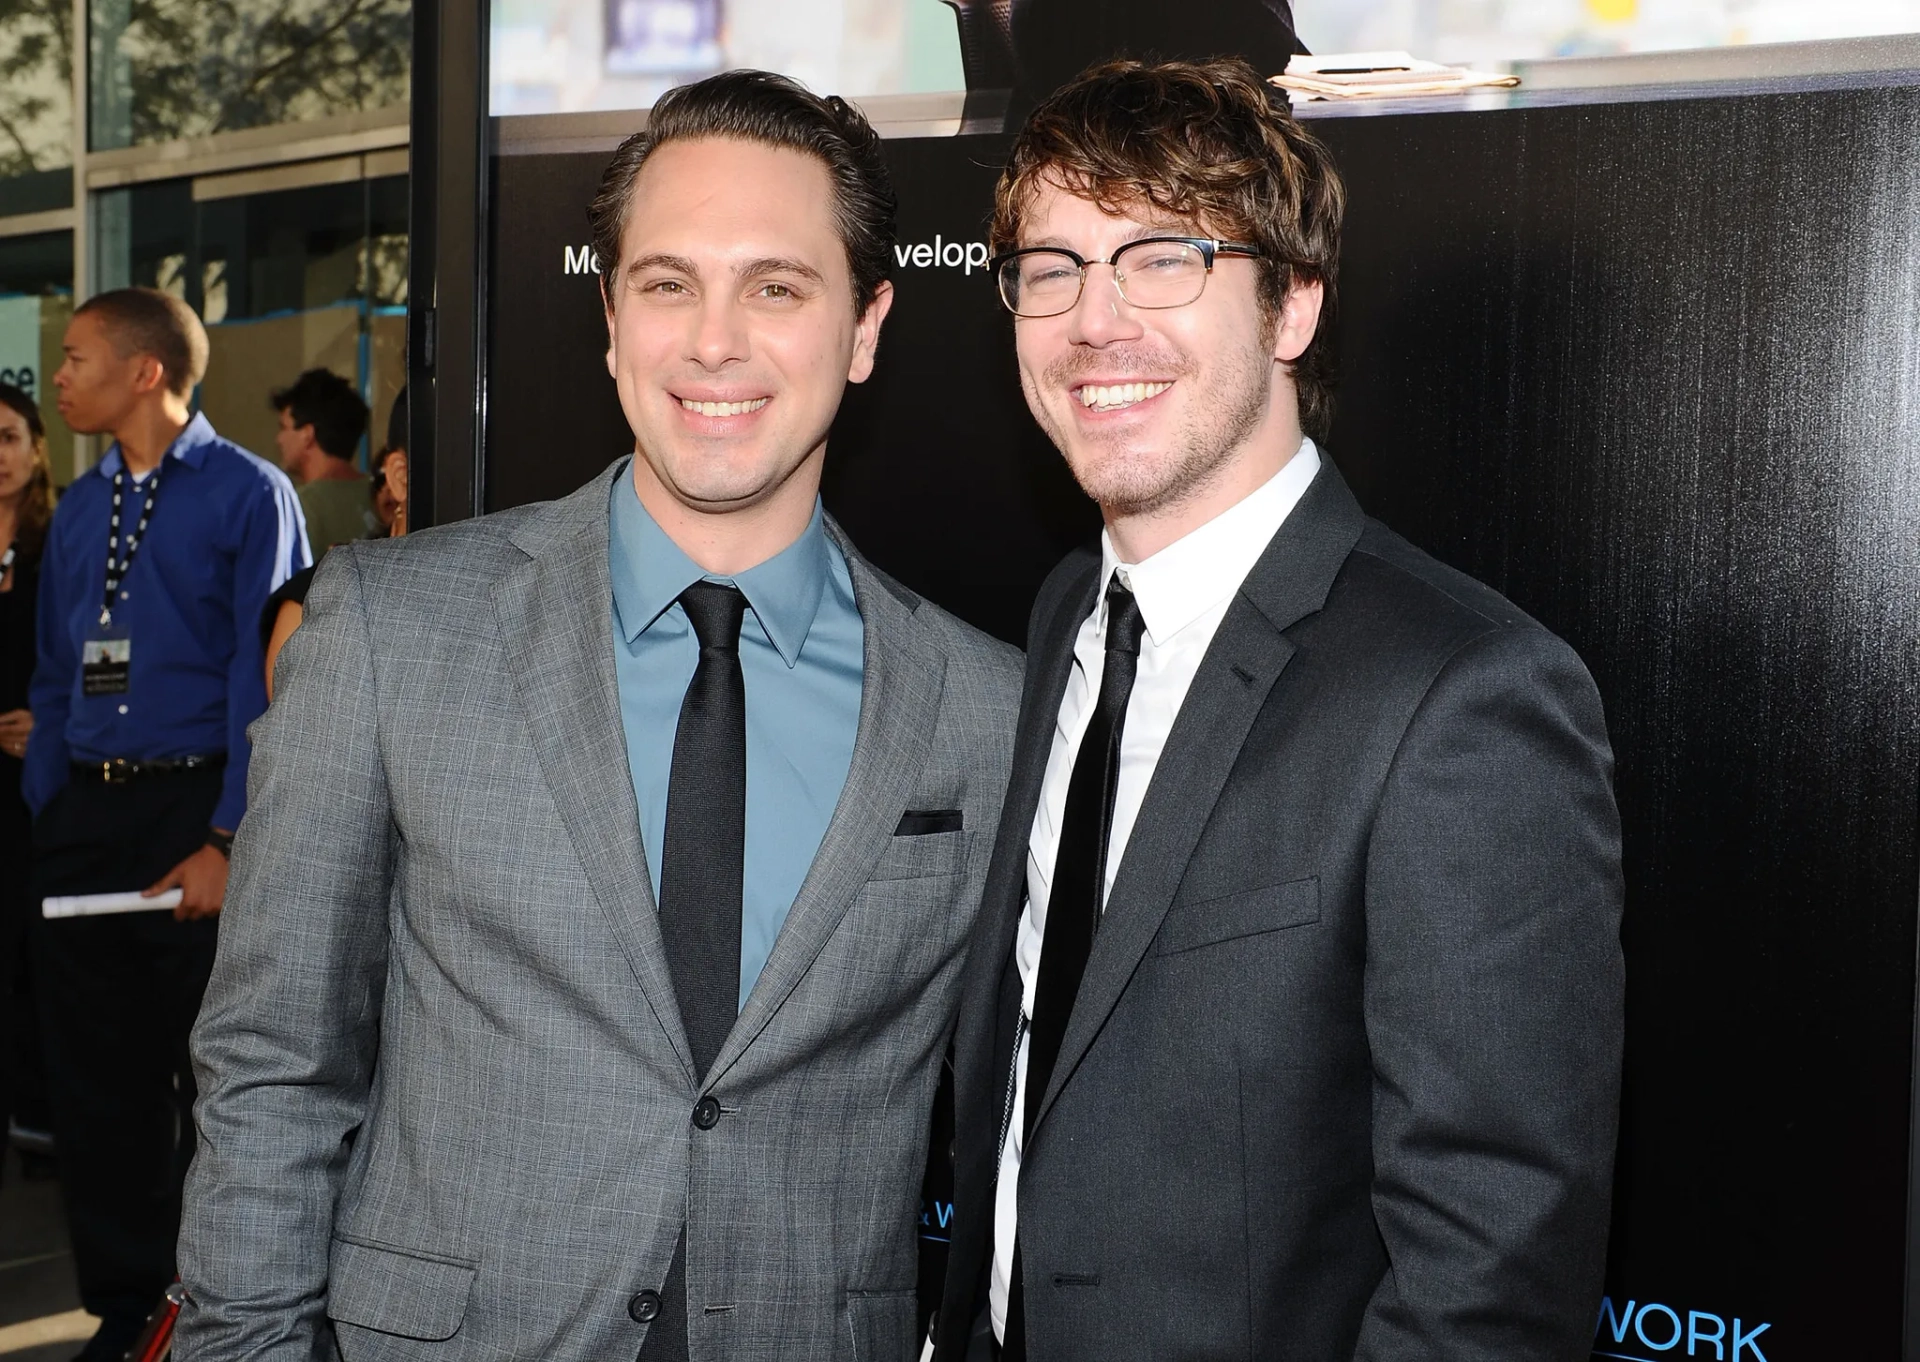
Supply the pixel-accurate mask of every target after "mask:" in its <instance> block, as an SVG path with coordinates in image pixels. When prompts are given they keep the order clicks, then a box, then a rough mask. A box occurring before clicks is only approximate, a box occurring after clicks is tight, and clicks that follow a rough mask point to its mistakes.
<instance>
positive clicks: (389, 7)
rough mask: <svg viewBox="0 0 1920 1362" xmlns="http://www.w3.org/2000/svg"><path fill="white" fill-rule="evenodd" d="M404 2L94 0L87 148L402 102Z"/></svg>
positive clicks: (408, 23)
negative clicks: (89, 134)
mask: <svg viewBox="0 0 1920 1362" xmlns="http://www.w3.org/2000/svg"><path fill="white" fill-rule="evenodd" d="M412 9H413V7H412V4H411V0H138V3H136V0H92V3H91V5H90V7H89V16H90V26H91V28H92V34H91V44H90V47H89V57H90V61H91V76H90V79H89V82H88V83H89V98H90V101H91V106H92V107H91V113H92V120H91V125H90V131H91V135H92V138H93V147H94V149H95V150H107V149H110V148H114V147H127V146H138V145H142V144H144V143H147V142H164V141H169V140H171V139H174V138H182V137H202V136H207V135H209V134H212V133H217V132H232V131H234V130H235V129H239V128H257V127H264V126H267V125H269V124H277V123H299V122H304V121H306V120H307V119H312V118H323V117H326V116H327V115H329V114H339V113H347V112H351V111H354V110H360V109H377V108H383V107H386V106H388V105H393V104H401V103H404V102H405V101H406V98H407V79H408V69H409V63H410V61H411V52H412V31H413V29H412V25H413V17H412Z"/></svg>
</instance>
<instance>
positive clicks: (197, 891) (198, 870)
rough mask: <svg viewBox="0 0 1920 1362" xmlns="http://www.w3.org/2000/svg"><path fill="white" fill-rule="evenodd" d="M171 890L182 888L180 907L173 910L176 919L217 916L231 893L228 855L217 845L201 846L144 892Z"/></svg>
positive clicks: (185, 920)
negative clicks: (229, 891)
mask: <svg viewBox="0 0 1920 1362" xmlns="http://www.w3.org/2000/svg"><path fill="white" fill-rule="evenodd" d="M169 889H178V890H179V891H180V906H179V907H178V908H175V909H174V910H173V916H174V920H175V921H177V922H191V921H192V920H193V919H195V918H197V917H212V916H214V915H215V914H216V913H218V912H219V911H220V901H221V900H222V899H224V898H225V897H226V896H227V858H226V857H225V856H222V855H221V854H220V853H219V852H218V851H217V850H215V849H214V848H213V847H201V848H200V849H199V850H198V851H196V852H194V853H193V855H191V856H189V857H187V859H186V860H184V861H182V862H180V864H179V865H176V866H175V867H174V868H173V869H171V870H169V871H168V872H167V873H166V874H165V875H162V876H161V877H160V878H159V879H158V880H155V881H154V882H153V883H152V884H150V885H148V886H147V887H146V888H145V889H143V890H141V891H140V893H141V896H142V897H143V898H152V897H153V896H154V895H155V894H163V893H165V892H166V891H167V890H169Z"/></svg>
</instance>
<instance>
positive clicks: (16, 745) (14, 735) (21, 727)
mask: <svg viewBox="0 0 1920 1362" xmlns="http://www.w3.org/2000/svg"><path fill="white" fill-rule="evenodd" d="M32 732H33V715H32V713H31V712H29V711H27V710H24V709H10V710H8V711H7V712H6V713H4V714H0V752H5V753H6V754H7V755H8V756H10V757H24V756H26V755H27V737H28V735H29V734H31V733H32Z"/></svg>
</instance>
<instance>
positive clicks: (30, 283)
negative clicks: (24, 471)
mask: <svg viewBox="0 0 1920 1362" xmlns="http://www.w3.org/2000/svg"><path fill="white" fill-rule="evenodd" d="M72 316H73V233H71V232H36V233H34V234H33V235H31V236H10V237H0V383H11V384H13V385H14V386H15V387H18V388H24V389H25V390H26V392H27V394H28V395H29V396H30V397H32V398H33V400H34V401H36V402H38V403H39V404H40V413H41V415H42V416H43V417H44V418H45V420H46V426H47V455H48V457H49V458H50V459H51V460H52V463H53V475H54V480H55V481H56V482H59V483H60V484H61V485H63V486H64V485H65V484H66V483H67V482H68V481H70V480H71V479H72V477H73V433H72V432H71V431H69V430H68V429H67V424H66V422H64V421H62V420H61V419H60V418H59V417H58V416H57V415H55V414H54V410H53V372H54V370H56V369H58V368H59V367H60V340H61V337H62V336H64V335H65V334H66V330H67V322H68V320H69V319H70V318H71V317H72Z"/></svg>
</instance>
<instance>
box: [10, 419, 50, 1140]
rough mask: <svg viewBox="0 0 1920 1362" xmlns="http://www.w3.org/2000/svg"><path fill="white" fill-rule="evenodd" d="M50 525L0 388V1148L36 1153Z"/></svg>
mask: <svg viewBox="0 0 1920 1362" xmlns="http://www.w3.org/2000/svg"><path fill="white" fill-rule="evenodd" d="M52 517H53V470H52V469H51V467H49V465H48V463H47V432H46V427H45V426H44V425H43V424H42V423H41V420H40V409H39V407H37V406H35V405H34V401H33V399H32V398H30V397H28V396H27V395H26V393H24V392H22V391H21V390H20V389H18V388H16V387H14V386H13V385H12V384H10V383H0V1139H4V1138H5V1136H6V1134H7V1132H8V1131H9V1130H13V1131H17V1132H19V1134H20V1136H22V1137H24V1138H25V1139H27V1140H30V1141H31V1142H32V1143H34V1144H37V1145H39V1146H40V1147H41V1148H43V1149H44V1147H45V1139H46V1133H47V1130H48V1126H49V1117H48V1115H47V1111H46V1085H45V1082H44V1079H43V1076H42V1067H41V1063H40V1054H39V1048H40V1042H39V1025H38V1023H37V1022H36V1021H35V1019H34V1016H33V992H32V981H31V974H30V971H29V969H28V965H27V951H26V943H27V929H28V926H29V924H30V923H31V922H32V920H33V917H34V916H35V913H36V909H37V907H38V905H37V904H35V903H34V902H33V899H32V897H31V895H30V894H29V892H28V890H29V887H30V876H31V870H32V864H33V818H32V815H31V814H29V813H28V811H27V804H26V800H25V799H23V798H22V797H21V794H20V774H21V770H22V759H23V758H24V757H25V756H26V754H27V737H28V735H29V734H30V733H32V731H33V712H32V711H31V710H30V709H28V708H27V683H28V681H29V679H30V678H31V677H32V675H33V646H34V645H33V618H34V605H35V597H36V595H37V593H38V590H39V583H40V550H41V547H42V545H43V544H44V543H45V542H46V537H47V522H48V521H49V520H51V519H52ZM34 1137H39V1138H37V1139H35V1138H34Z"/></svg>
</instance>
